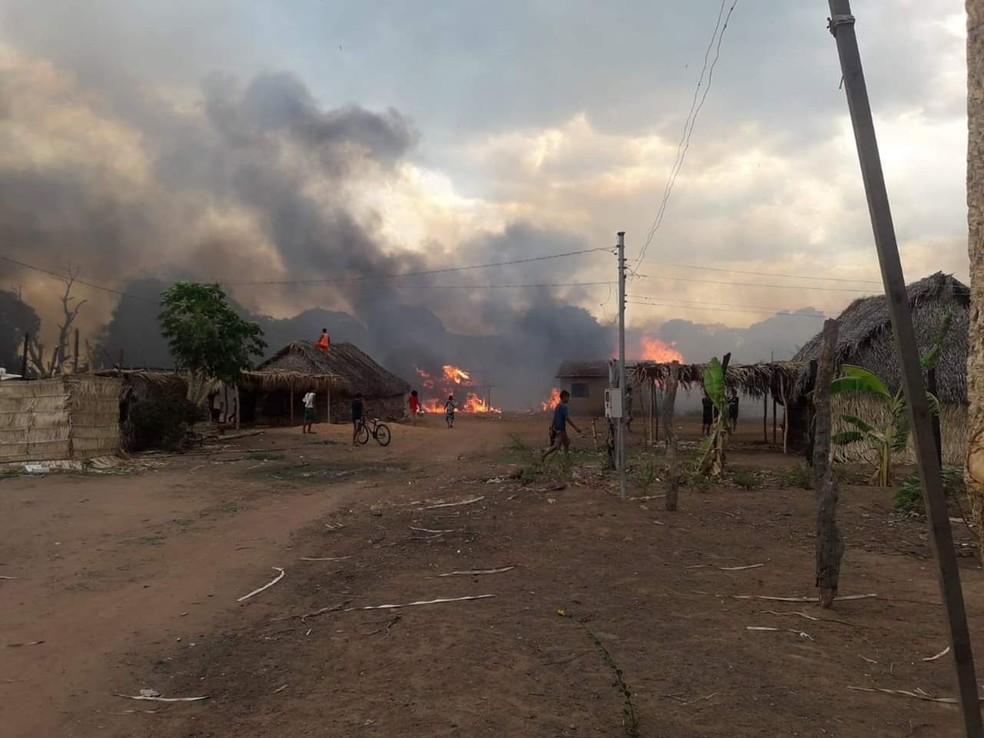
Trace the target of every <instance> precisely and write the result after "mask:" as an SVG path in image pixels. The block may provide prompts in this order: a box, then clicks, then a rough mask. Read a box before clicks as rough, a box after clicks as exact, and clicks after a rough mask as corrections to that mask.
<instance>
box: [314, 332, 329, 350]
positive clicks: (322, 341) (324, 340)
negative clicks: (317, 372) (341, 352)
mask: <svg viewBox="0 0 984 738" xmlns="http://www.w3.org/2000/svg"><path fill="white" fill-rule="evenodd" d="M315 345H316V346H317V347H318V348H319V349H321V350H322V351H324V352H325V353H326V354H327V353H328V347H329V346H331V339H330V338H328V329H327V328H322V329H321V338H319V339H318V342H317V343H316V344H315Z"/></svg>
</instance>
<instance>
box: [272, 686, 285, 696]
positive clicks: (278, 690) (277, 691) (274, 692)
mask: <svg viewBox="0 0 984 738" xmlns="http://www.w3.org/2000/svg"><path fill="white" fill-rule="evenodd" d="M285 689H287V685H286V684H285V685H283V686H282V687H277V688H276V689H275V690H273V692H271V694H278V693H279V692H283V691H284V690H285Z"/></svg>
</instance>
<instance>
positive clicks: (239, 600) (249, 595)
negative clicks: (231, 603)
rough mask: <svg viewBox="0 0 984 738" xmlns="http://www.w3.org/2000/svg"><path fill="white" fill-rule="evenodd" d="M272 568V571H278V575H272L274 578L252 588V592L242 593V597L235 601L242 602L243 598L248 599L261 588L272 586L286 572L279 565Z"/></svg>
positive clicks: (260, 590)
mask: <svg viewBox="0 0 984 738" xmlns="http://www.w3.org/2000/svg"><path fill="white" fill-rule="evenodd" d="M273 569H274V571H279V572H280V573H279V574H278V575H277V576H276V577H274V578H273V579H272V580H271V581H269V582H267V583H266V584H264V585H263V586H262V587H260V588H259V589H254V590H253V591H252V592H250V593H249V594H245V595H243V596H242V597H240V598H239V599H238V600H236V602H242V601H243V600H248V599H249V598H250V597H252V596H253V595H257V594H259V593H260V592H262V591H263V590H265V589H269V588H270V587H272V586H273V585H274V584H276V583H277V582H279V581H280V580H281V579H283V578H284V575H285V574H286V572H285V571H284V570H283V569H281V568H280V567H279V566H274V567H273Z"/></svg>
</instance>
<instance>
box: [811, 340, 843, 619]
mask: <svg viewBox="0 0 984 738" xmlns="http://www.w3.org/2000/svg"><path fill="white" fill-rule="evenodd" d="M836 351H837V321H836V320H826V321H824V324H823V343H822V344H821V347H820V362H819V365H818V367H817V384H816V387H814V389H813V417H814V422H815V426H814V431H813V492H814V496H815V499H816V505H817V528H816V554H817V569H816V573H817V577H816V583H815V586H816V587H819V588H820V607H830V606H831V605H833V604H834V598H835V597H836V596H837V585H838V582H839V580H840V566H841V559H842V558H843V557H844V538H843V537H842V536H841V533H840V530H839V529H838V528H837V501H838V499H839V498H840V489H839V487H838V484H837V479H836V477H835V476H834V472H833V469H831V466H830V442H831V412H830V383H831V382H832V381H833V379H834V363H835V353H836Z"/></svg>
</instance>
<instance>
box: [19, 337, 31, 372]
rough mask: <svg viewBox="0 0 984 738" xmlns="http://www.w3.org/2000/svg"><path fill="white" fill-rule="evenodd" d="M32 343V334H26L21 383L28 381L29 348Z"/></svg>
mask: <svg viewBox="0 0 984 738" xmlns="http://www.w3.org/2000/svg"><path fill="white" fill-rule="evenodd" d="M30 343H31V334H30V333H25V334H24V356H23V358H22V359H21V381H22V382H26V381H27V347H28V345H29V344H30Z"/></svg>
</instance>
